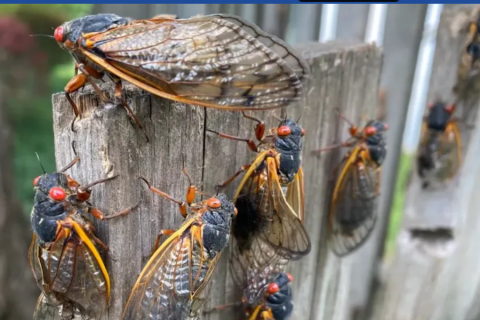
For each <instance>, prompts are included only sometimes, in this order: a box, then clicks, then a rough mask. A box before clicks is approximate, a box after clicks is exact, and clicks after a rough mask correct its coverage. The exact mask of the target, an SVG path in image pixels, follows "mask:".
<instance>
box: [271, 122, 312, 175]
mask: <svg viewBox="0 0 480 320" xmlns="http://www.w3.org/2000/svg"><path fill="white" fill-rule="evenodd" d="M304 135H305V130H304V129H303V128H302V127H301V126H300V125H298V124H297V123H296V122H295V121H293V120H290V119H285V120H284V121H282V122H280V124H279V125H278V128H277V135H276V136H277V139H276V140H275V149H277V150H278V151H279V152H280V154H281V156H280V171H281V173H282V174H283V175H284V176H286V177H287V179H288V181H292V180H293V179H294V178H295V175H296V174H297V172H298V169H299V168H300V163H301V153H302V146H303V141H302V137H303V136H304Z"/></svg>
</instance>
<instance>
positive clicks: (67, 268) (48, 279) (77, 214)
mask: <svg viewBox="0 0 480 320" xmlns="http://www.w3.org/2000/svg"><path fill="white" fill-rule="evenodd" d="M72 182H73V180H72V179H71V178H69V177H68V176H67V175H66V174H64V173H63V172H56V173H50V174H44V175H42V176H40V177H39V178H37V179H35V182H34V184H35V189H36V192H35V200H34V207H33V209H32V214H31V222H32V229H33V231H34V236H33V240H32V244H31V246H30V250H29V259H30V264H31V267H32V271H33V273H34V276H35V279H36V280H37V283H38V285H39V287H40V288H41V290H42V296H41V297H40V298H39V301H38V304H37V307H36V310H35V314H34V319H47V320H48V319H52V320H53V319H57V317H58V316H59V315H61V316H63V317H68V315H69V314H70V313H71V312H73V311H75V312H79V313H80V314H81V315H82V316H84V317H87V316H90V317H94V318H99V317H100V316H101V315H102V314H103V312H104V311H105V309H106V307H107V305H108V299H109V294H110V291H109V290H110V287H109V286H110V280H109V278H108V274H107V273H106V269H105V266H104V263H103V261H102V260H101V257H100V255H99V253H98V248H97V247H96V245H97V239H96V237H95V235H94V234H93V230H94V228H93V225H92V224H91V223H90V222H89V221H88V220H87V219H86V218H85V217H84V216H83V214H84V213H86V212H87V211H88V210H87V207H86V205H85V204H84V203H80V202H76V201H74V200H73V198H75V196H76V194H75V192H76V191H77V190H76V187H75V184H74V183H72ZM51 314H54V315H53V316H51Z"/></svg>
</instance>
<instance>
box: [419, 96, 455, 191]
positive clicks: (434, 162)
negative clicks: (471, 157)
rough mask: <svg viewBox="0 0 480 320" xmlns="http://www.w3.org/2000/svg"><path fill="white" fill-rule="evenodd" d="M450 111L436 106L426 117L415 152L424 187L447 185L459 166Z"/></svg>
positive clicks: (434, 105)
mask: <svg viewBox="0 0 480 320" xmlns="http://www.w3.org/2000/svg"><path fill="white" fill-rule="evenodd" d="M453 111H454V106H451V105H447V104H445V103H443V102H437V103H435V104H433V105H431V106H430V108H429V112H428V115H427V116H426V117H425V120H424V123H423V128H422V135H421V137H420V144H419V147H418V152H417V171H418V174H419V176H420V178H421V179H422V180H423V186H424V187H427V186H429V185H431V184H432V183H433V184H442V183H444V182H447V181H449V180H450V179H451V178H452V177H453V176H455V174H456V173H457V171H458V169H459V167H460V165H461V157H462V147H461V136H460V131H459V129H458V126H457V120H456V119H454V118H453Z"/></svg>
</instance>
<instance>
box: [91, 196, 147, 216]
mask: <svg viewBox="0 0 480 320" xmlns="http://www.w3.org/2000/svg"><path fill="white" fill-rule="evenodd" d="M141 201H142V200H140V201H138V202H137V203H136V204H135V205H133V206H131V207H128V208H125V209H123V210H122V211H120V212H117V213H114V214H110V215H108V216H105V215H104V214H103V213H102V212H101V211H100V210H99V209H97V208H94V207H90V208H89V210H88V211H89V212H90V213H91V214H92V215H93V216H94V217H95V218H97V219H99V220H110V219H113V218H117V217H121V216H124V215H126V214H128V213H130V212H131V211H132V210H133V209H135V208H136V207H138V206H139V205H140V202H141Z"/></svg>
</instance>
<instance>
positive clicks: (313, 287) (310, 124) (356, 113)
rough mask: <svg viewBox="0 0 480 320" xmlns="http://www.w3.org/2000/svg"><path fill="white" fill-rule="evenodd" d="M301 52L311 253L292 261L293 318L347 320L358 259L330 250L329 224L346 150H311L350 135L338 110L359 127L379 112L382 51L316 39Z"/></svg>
mask: <svg viewBox="0 0 480 320" xmlns="http://www.w3.org/2000/svg"><path fill="white" fill-rule="evenodd" d="M298 50H299V51H300V52H302V53H303V56H304V57H305V58H306V59H307V60H308V61H309V63H310V66H311V68H312V78H313V79H312V89H310V93H309V95H308V99H307V100H308V102H307V106H306V108H305V110H304V111H303V115H302V120H301V124H302V126H303V127H304V128H305V129H306V132H307V135H306V142H305V145H304V155H303V160H302V162H303V166H304V171H305V172H306V174H305V197H306V198H305V201H306V222H305V223H306V227H307V230H308V232H309V234H310V237H311V241H312V252H311V253H310V254H309V255H308V256H307V257H305V258H303V259H302V260H301V261H298V262H293V263H292V264H291V270H292V274H293V276H294V279H295V280H294V283H293V294H294V301H295V309H294V314H293V316H292V319H310V320H332V319H335V320H336V319H339V320H344V319H349V318H348V316H347V314H348V313H349V312H350V311H349V310H348V290H349V283H350V280H349V275H350V263H351V259H352V258H354V257H353V256H350V257H346V258H344V259H339V258H337V257H336V256H334V255H333V253H331V252H330V249H329V248H328V247H327V242H326V232H325V231H326V226H325V223H324V222H325V221H326V215H327V214H328V206H329V202H330V197H331V192H332V189H333V180H332V178H333V170H334V168H335V167H336V166H337V165H338V164H339V163H340V160H341V157H342V156H343V155H344V154H345V151H346V150H336V151H331V152H327V153H324V154H321V155H320V156H317V155H312V154H311V152H312V150H316V149H319V148H321V147H325V146H327V145H331V144H335V143H339V142H340V141H343V140H344V139H346V138H347V137H348V125H347V124H346V123H345V122H343V121H342V120H340V119H339V117H338V116H337V113H336V111H335V108H338V109H340V110H341V112H342V113H344V114H345V115H346V116H347V117H348V118H349V119H351V120H352V121H354V122H355V123H357V124H358V125H359V126H362V125H364V124H365V120H364V119H363V117H364V116H365V117H367V118H370V117H372V118H373V117H374V116H375V110H376V104H377V95H378V83H379V79H380V73H381V67H382V52H381V50H380V49H379V48H377V47H376V46H374V45H367V44H359V43H346V42H330V43H326V44H320V43H312V44H308V45H304V46H301V47H299V49H298ZM354 255H355V254H354ZM344 312H346V314H344ZM342 314H343V315H342Z"/></svg>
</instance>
